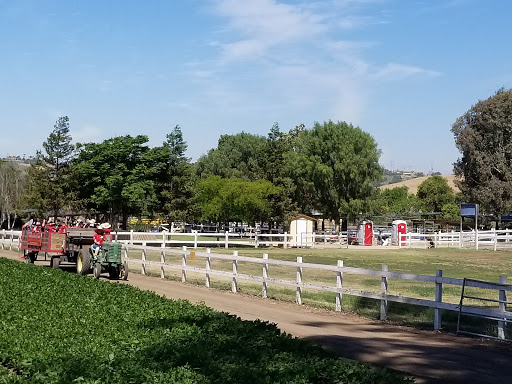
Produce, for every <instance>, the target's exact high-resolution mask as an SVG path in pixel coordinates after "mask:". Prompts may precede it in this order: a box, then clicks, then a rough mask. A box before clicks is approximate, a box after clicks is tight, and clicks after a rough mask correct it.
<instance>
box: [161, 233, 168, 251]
mask: <svg viewBox="0 0 512 384" xmlns="http://www.w3.org/2000/svg"><path fill="white" fill-rule="evenodd" d="M166 232H167V231H162V248H165V243H166V240H167V234H166Z"/></svg>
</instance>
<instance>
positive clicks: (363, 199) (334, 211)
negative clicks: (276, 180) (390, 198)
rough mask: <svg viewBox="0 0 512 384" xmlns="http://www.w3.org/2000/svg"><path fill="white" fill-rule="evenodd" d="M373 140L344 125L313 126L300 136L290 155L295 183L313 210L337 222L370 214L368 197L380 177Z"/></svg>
mask: <svg viewBox="0 0 512 384" xmlns="http://www.w3.org/2000/svg"><path fill="white" fill-rule="evenodd" d="M379 156H380V151H379V150H378V148H377V143H376V142H375V140H374V139H373V137H372V136H371V135H370V134H368V133H366V132H363V131H362V130H361V129H360V128H356V127H354V126H352V125H351V124H347V123H345V122H337V123H334V122H332V121H328V122H325V123H323V124H319V123H316V124H315V125H314V127H313V129H311V130H304V131H303V132H301V133H300V134H299V139H298V140H297V148H296V149H295V150H294V151H293V152H291V154H290V166H291V171H292V174H293V175H294V180H296V181H297V183H298V184H299V183H300V184H301V187H302V188H303V189H304V191H305V192H306V193H307V194H308V197H307V198H308V200H309V201H310V202H311V204H312V205H313V207H314V208H315V209H318V210H320V211H322V213H323V214H324V215H325V216H327V217H328V218H330V219H333V220H335V221H336V222H339V219H340V217H341V216H342V215H343V214H348V215H349V218H350V219H352V220H353V219H355V218H356V217H357V215H358V214H359V213H360V212H362V213H366V212H368V211H369V198H370V197H371V196H372V194H373V192H374V190H375V187H374V185H375V183H376V181H377V180H379V179H380V177H381V175H382V168H381V167H380V165H379Z"/></svg>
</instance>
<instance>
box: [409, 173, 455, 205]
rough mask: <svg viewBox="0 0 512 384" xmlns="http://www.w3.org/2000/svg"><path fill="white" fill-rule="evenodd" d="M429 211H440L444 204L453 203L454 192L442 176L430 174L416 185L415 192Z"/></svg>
mask: <svg viewBox="0 0 512 384" xmlns="http://www.w3.org/2000/svg"><path fill="white" fill-rule="evenodd" d="M416 195H417V196H418V198H419V199H420V200H422V201H423V203H424V204H425V208H426V209H427V211H430V212H442V208H443V206H444V205H445V204H449V203H454V201H455V194H454V193H453V190H452V188H451V187H450V186H449V185H448V181H446V179H445V178H444V177H442V176H439V175H435V176H430V177H429V178H428V179H426V180H425V181H423V182H422V183H421V184H420V185H419V186H418V192H417V193H416Z"/></svg>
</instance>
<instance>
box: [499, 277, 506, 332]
mask: <svg viewBox="0 0 512 384" xmlns="http://www.w3.org/2000/svg"><path fill="white" fill-rule="evenodd" d="M500 284H507V276H500ZM499 300H500V303H499V308H500V311H501V312H505V311H506V310H507V303H506V301H507V293H506V291H505V290H501V289H500V293H499ZM506 327H507V323H506V322H505V321H498V338H500V339H505V329H506Z"/></svg>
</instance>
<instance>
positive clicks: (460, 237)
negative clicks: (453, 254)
mask: <svg viewBox="0 0 512 384" xmlns="http://www.w3.org/2000/svg"><path fill="white" fill-rule="evenodd" d="M452 239H453V229H452ZM459 249H462V228H461V229H460V232H459Z"/></svg>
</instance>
